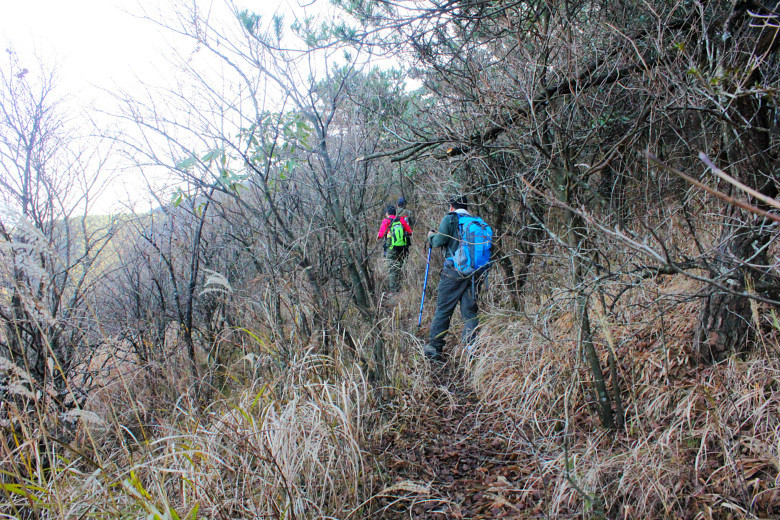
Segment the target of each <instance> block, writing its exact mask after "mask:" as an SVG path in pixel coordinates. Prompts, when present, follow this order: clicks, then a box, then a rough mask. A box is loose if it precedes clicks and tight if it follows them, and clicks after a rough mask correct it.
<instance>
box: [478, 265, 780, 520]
mask: <svg viewBox="0 0 780 520" xmlns="http://www.w3.org/2000/svg"><path fill="white" fill-rule="evenodd" d="M694 290H695V287H694V286H693V285H692V284H691V283H689V282H680V281H678V280H675V279H671V280H669V281H666V282H662V283H655V282H652V281H648V282H647V283H646V284H645V286H644V287H643V288H642V290H641V291H637V292H636V295H635V296H634V299H633V300H632V301H631V302H630V305H626V306H624V307H621V308H618V309H616V311H615V312H614V313H613V314H612V317H613V318H612V319H613V321H612V322H610V320H609V319H602V323H601V324H600V327H601V330H600V334H599V338H598V339H599V340H600V342H601V350H602V351H603V352H606V350H607V343H608V342H609V341H611V342H613V344H614V346H615V348H616V353H617V357H618V359H619V365H620V366H619V371H620V377H621V379H622V381H621V385H622V390H623V393H622V398H623V401H624V405H625V407H626V424H625V429H624V431H621V432H607V431H603V430H601V428H600V427H599V426H598V424H597V413H596V410H595V406H594V405H595V403H594V400H593V397H592V396H591V391H590V382H589V372H588V371H587V367H586V366H585V363H584V361H583V360H582V354H581V352H580V351H579V348H578V345H577V344H576V341H575V335H574V334H573V333H572V332H573V323H572V322H573V318H572V315H571V314H570V313H566V312H564V313H558V314H556V315H548V316H549V322H548V323H541V322H538V321H537V322H536V323H531V322H530V321H529V320H527V319H525V320H524V319H518V318H517V317H512V318H511V319H508V318H507V317H506V316H501V315H499V314H495V315H493V316H492V317H491V318H490V319H489V320H487V321H486V322H485V323H483V326H482V333H481V336H480V338H479V343H478V345H477V347H476V349H475V351H474V354H473V358H472V360H471V362H470V363H469V365H468V366H469V370H470V375H471V378H472V380H473V382H474V385H475V387H476V388H477V390H478V391H479V393H480V395H481V397H482V400H483V405H484V408H486V409H491V410H496V411H501V412H502V413H496V414H495V420H496V422H497V423H499V424H498V426H500V428H501V431H504V432H505V434H506V435H507V436H508V437H509V438H510V439H511V441H513V443H514V446H515V447H516V450H517V451H518V452H521V453H525V454H527V456H528V460H529V461H530V462H529V464H532V467H533V468H534V469H533V472H532V474H531V475H530V476H529V477H528V479H527V481H525V482H522V483H517V485H518V486H522V487H523V488H524V489H525V490H527V491H529V490H532V491H533V492H534V493H538V496H540V497H542V498H540V508H541V509H542V510H543V511H544V512H545V513H546V514H547V515H549V516H550V517H553V518H558V517H566V516H567V515H571V514H583V513H584V514H586V516H592V517H600V516H605V517H608V518H692V519H693V518H695V519H699V518H702V519H704V518H706V519H709V518H769V517H773V516H774V515H777V514H780V487H779V486H778V484H780V462H778V460H780V458H779V457H778V454H779V453H780V359H778V357H777V356H776V355H772V353H770V352H765V351H763V350H761V349H759V351H757V352H755V353H754V354H752V355H751V356H749V357H747V358H745V359H740V358H738V357H736V356H735V357H732V358H730V359H729V360H728V361H727V362H724V363H721V364H718V365H714V366H710V365H707V366H701V365H697V364H695V363H694V362H693V361H692V359H694V356H693V355H692V348H693V347H692V337H693V327H694V326H695V323H696V303H695V301H691V300H686V299H685V298H682V299H681V298H675V299H672V298H671V297H672V295H675V296H679V295H681V294H685V293H687V294H692V293H693V292H694ZM652 305H654V306H656V307H658V306H663V308H661V309H658V308H656V309H655V310H656V311H657V312H653V313H648V312H647V309H648V308H649V307H650V306H652ZM596 311H597V309H595V308H594V315H597V314H598V312H596ZM650 316H652V319H650ZM616 317H619V319H618V318H616ZM605 330H606V331H607V332H608V334H606V335H605V334H604V332H605ZM775 352H776V350H775ZM464 359H465V357H464ZM529 492H531V491H529Z"/></svg>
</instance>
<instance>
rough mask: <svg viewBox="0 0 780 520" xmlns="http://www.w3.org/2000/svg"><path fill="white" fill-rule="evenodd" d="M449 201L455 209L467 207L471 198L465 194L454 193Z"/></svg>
mask: <svg viewBox="0 0 780 520" xmlns="http://www.w3.org/2000/svg"><path fill="white" fill-rule="evenodd" d="M449 203H450V206H452V207H453V208H455V209H458V208H463V209H466V208H467V207H468V205H469V199H468V197H466V196H465V195H454V196H452V197H450V200H449Z"/></svg>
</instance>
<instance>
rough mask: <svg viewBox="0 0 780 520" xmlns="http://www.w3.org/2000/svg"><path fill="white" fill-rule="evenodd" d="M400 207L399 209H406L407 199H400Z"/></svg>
mask: <svg viewBox="0 0 780 520" xmlns="http://www.w3.org/2000/svg"><path fill="white" fill-rule="evenodd" d="M398 207H399V208H404V207H406V199H405V198H403V197H401V198H400V199H398Z"/></svg>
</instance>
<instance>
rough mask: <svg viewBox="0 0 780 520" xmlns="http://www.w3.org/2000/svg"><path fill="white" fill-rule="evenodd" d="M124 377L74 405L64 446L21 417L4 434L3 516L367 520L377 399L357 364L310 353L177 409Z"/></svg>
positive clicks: (184, 398)
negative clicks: (80, 406) (81, 405)
mask: <svg viewBox="0 0 780 520" xmlns="http://www.w3.org/2000/svg"><path fill="white" fill-rule="evenodd" d="M239 363H241V362H239ZM241 370H242V369H241V367H240V366H236V367H234V370H233V374H234V376H237V375H238V374H240V373H241ZM120 379H121V380H118V381H117V382H116V384H115V386H114V387H113V388H108V389H104V391H103V393H102V394H100V395H99V397H98V398H97V399H94V400H92V401H91V402H90V403H89V404H88V405H87V409H85V410H83V411H78V412H76V413H75V415H77V416H78V417H73V418H74V419H76V418H77V419H79V422H78V424H79V427H78V431H77V432H76V434H75V435H74V436H73V437H72V438H70V439H67V442H64V441H60V440H53V439H52V438H51V435H45V434H44V430H47V431H48V432H53V431H56V429H54V428H51V425H49V424H43V423H41V422H39V421H38V420H37V418H35V417H21V416H18V417H16V421H15V423H14V425H15V428H10V427H9V428H7V429H6V435H3V440H4V445H3V446H2V459H3V462H2V469H3V473H2V477H1V479H0V480H1V481H2V484H0V487H2V489H3V491H4V494H2V495H0V511H2V514H3V515H5V516H6V517H16V518H96V517H97V518H139V517H144V518H150V519H156V518H157V519H177V518H181V519H184V518H189V519H193V520H194V519H195V518H286V519H296V518H347V517H356V518H360V517H361V511H363V509H365V508H366V507H367V506H366V504H367V502H366V500H367V497H368V495H369V493H370V490H371V489H372V487H373V484H372V481H371V479H372V475H373V471H372V468H371V465H370V461H367V460H366V451H365V447H366V446H367V444H368V440H367V432H370V431H371V428H372V425H374V424H375V422H376V411H375V410H376V406H375V405H374V404H373V399H374V397H373V393H372V391H371V388H370V387H369V385H368V384H367V382H366V380H365V378H364V377H363V374H362V372H361V370H360V369H359V368H358V366H357V365H355V364H352V365H343V364H341V363H336V362H334V360H333V358H329V357H325V356H319V355H316V354H314V353H313V352H311V351H309V352H304V353H302V354H301V355H300V356H299V357H298V358H297V359H295V360H294V362H293V363H292V364H291V366H290V367H289V369H288V370H286V371H284V372H279V373H277V374H276V375H275V376H274V375H272V374H270V373H266V374H264V375H263V377H262V378H259V379H257V380H255V381H254V382H253V383H251V384H250V385H249V386H248V387H245V388H243V389H242V390H241V391H239V392H236V393H235V394H233V395H232V396H229V397H222V398H220V399H218V400H216V401H214V402H212V403H210V404H209V406H208V408H207V409H206V410H205V411H199V410H197V409H196V407H195V406H194V404H193V403H191V402H190V401H189V399H188V397H187V396H186V394H182V397H181V399H180V400H179V402H178V403H176V404H175V406H174V407H173V408H172V409H171V410H167V411H164V412H163V411H161V410H154V409H150V408H149V406H148V405H149V403H150V402H152V401H151V400H150V399H148V397H149V396H144V395H143V391H139V392H137V393H138V394H139V395H134V393H135V392H136V389H140V388H143V382H144V381H143V377H141V376H138V377H136V380H129V379H127V378H120ZM32 397H33V398H34V396H32ZM139 397H140V398H139ZM120 407H122V409H119V408H120Z"/></svg>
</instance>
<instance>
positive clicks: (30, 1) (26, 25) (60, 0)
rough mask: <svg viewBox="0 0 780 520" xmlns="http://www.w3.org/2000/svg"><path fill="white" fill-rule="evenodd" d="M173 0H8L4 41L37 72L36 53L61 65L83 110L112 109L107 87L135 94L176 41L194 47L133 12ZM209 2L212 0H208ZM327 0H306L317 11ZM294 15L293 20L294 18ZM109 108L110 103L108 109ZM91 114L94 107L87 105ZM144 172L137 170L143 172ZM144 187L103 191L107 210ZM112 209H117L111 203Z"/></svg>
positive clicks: (0, 14) (64, 93) (248, 0)
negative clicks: (106, 92)
mask: <svg viewBox="0 0 780 520" xmlns="http://www.w3.org/2000/svg"><path fill="white" fill-rule="evenodd" d="M171 3H172V0H0V45H2V50H3V51H4V50H5V49H8V48H13V49H14V50H15V51H16V52H17V53H18V54H19V55H20V57H21V59H22V66H25V63H27V62H28V61H27V60H30V62H31V66H30V67H29V68H30V69H31V70H36V69H37V68H38V67H37V64H35V63H34V61H35V58H36V57H39V58H41V59H42V61H43V64H44V68H50V67H52V66H54V65H56V67H57V78H58V80H59V81H58V84H57V94H58V96H59V97H64V98H67V99H69V103H74V105H69V106H71V110H72V109H73V108H77V112H78V109H79V108H81V107H88V106H90V105H92V104H93V103H94V104H96V105H97V106H99V107H101V108H103V109H107V107H106V104H107V103H112V99H111V97H110V96H108V95H106V94H105V92H103V91H104V90H108V91H112V90H115V88H116V87H117V86H118V87H119V88H121V89H122V90H123V91H128V92H132V91H133V90H134V89H135V86H136V85H138V80H139V79H140V80H141V81H144V82H146V83H158V82H157V81H156V79H157V78H158V77H159V76H160V75H162V76H164V75H165V71H166V69H167V68H168V67H166V65H167V63H168V62H167V60H166V54H167V52H168V50H169V49H170V47H171V45H173V46H174V47H176V50H177V52H178V53H179V54H181V55H185V56H186V55H187V54H188V53H190V52H193V51H194V43H193V42H192V41H191V40H187V39H184V38H180V39H178V40H177V39H176V38H175V37H174V36H173V35H172V34H171V33H170V32H166V31H165V30H163V29H160V28H159V27H158V26H156V25H154V24H153V23H151V22H149V21H148V20H144V19H141V18H138V17H136V16H133V15H132V14H130V13H132V12H135V13H138V12H140V10H141V9H146V10H147V11H148V12H149V14H150V15H154V14H155V12H156V11H158V10H160V9H163V10H164V9H165V8H166V7H170V5H171ZM200 3H201V4H205V5H208V4H209V0H201V2H200ZM211 3H212V5H213V9H214V11H217V10H223V11H224V10H226V7H225V6H226V1H225V0H213V2H211ZM236 3H237V4H238V5H239V6H241V7H242V8H248V9H251V10H253V11H255V12H258V13H260V14H262V15H263V16H264V17H265V18H268V17H270V15H272V14H273V13H275V12H280V11H281V12H288V13H289V12H290V11H295V12H297V13H301V12H302V8H301V4H299V3H298V1H297V0H236ZM325 4H327V0H317V1H316V2H310V1H309V2H306V3H305V4H303V5H305V6H306V8H305V10H306V12H307V14H311V13H312V12H313V11H315V10H317V9H318V8H320V9H321V7H320V6H322V5H325ZM288 21H289V19H288ZM8 65H9V63H8V58H7V56H6V54H5V52H2V53H1V54H0V67H8ZM108 110H109V111H111V110H110V108H108ZM82 113H83V114H88V113H90V112H89V111H83V112H82ZM136 177H137V176H136ZM142 189H143V187H142V186H141V185H139V184H137V182H136V183H134V182H132V179H130V180H122V179H120V180H119V182H118V183H114V185H112V186H111V187H110V189H109V193H107V194H106V195H104V197H102V199H103V200H101V201H100V203H99V206H100V208H99V209H100V210H101V211H113V210H115V209H116V203H117V202H118V201H120V200H129V199H131V198H132V197H133V193H140V191H141V190H142ZM109 208H111V209H109Z"/></svg>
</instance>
